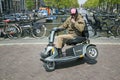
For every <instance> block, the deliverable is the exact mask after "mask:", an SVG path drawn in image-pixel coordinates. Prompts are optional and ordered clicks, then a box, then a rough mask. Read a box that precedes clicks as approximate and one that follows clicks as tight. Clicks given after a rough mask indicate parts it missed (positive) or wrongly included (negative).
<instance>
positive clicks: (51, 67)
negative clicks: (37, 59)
mask: <svg viewBox="0 0 120 80" xmlns="http://www.w3.org/2000/svg"><path fill="white" fill-rule="evenodd" d="M43 66H44V68H45V70H46V71H48V72H50V71H54V70H55V62H46V63H44V65H43Z"/></svg>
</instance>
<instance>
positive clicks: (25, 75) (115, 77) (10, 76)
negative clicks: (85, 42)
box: [0, 44, 120, 80]
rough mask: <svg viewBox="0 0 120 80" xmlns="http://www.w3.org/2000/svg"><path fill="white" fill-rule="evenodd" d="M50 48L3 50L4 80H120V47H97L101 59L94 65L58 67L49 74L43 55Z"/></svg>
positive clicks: (0, 56) (0, 63)
mask: <svg viewBox="0 0 120 80" xmlns="http://www.w3.org/2000/svg"><path fill="white" fill-rule="evenodd" d="M45 47H46V44H37V45H36V44H21V45H2V46H0V51H1V52H0V80H120V77H119V74H120V69H119V68H120V63H119V61H120V54H119V53H120V45H109V46H108V45H97V48H98V51H99V56H98V58H97V60H96V61H95V62H93V63H88V62H86V61H85V60H84V59H83V60H77V61H72V62H67V63H59V64H57V67H56V68H57V69H56V70H55V71H53V72H46V71H45V70H44V68H43V63H42V62H41V61H40V60H39V59H40V56H39V55H40V52H41V51H42V50H43V49H44V48H45Z"/></svg>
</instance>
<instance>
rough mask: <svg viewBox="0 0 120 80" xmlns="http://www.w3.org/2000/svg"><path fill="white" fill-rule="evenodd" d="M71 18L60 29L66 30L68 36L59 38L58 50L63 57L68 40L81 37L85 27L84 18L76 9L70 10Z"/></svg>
mask: <svg viewBox="0 0 120 80" xmlns="http://www.w3.org/2000/svg"><path fill="white" fill-rule="evenodd" d="M70 14H71V16H70V17H68V18H67V20H66V21H65V22H64V23H63V24H62V25H61V26H60V27H59V28H61V29H66V30H67V31H68V34H64V35H59V36H57V42H56V47H57V49H58V53H59V56H60V57H61V56H62V48H63V46H64V44H65V42H66V40H68V39H73V38H74V37H77V36H81V35H82V32H83V30H84V27H85V22H84V19H83V17H82V16H81V15H80V14H78V11H77V9H76V8H72V9H71V10H70Z"/></svg>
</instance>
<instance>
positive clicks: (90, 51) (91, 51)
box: [86, 46, 98, 60]
mask: <svg viewBox="0 0 120 80" xmlns="http://www.w3.org/2000/svg"><path fill="white" fill-rule="evenodd" d="M86 57H87V58H88V59H92V60H93V59H96V58H97V57H98V50H97V48H96V47H95V46H89V47H87V50H86Z"/></svg>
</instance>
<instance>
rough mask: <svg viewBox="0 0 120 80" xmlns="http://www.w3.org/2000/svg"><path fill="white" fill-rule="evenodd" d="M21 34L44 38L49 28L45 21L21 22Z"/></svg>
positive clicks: (19, 25)
mask: <svg viewBox="0 0 120 80" xmlns="http://www.w3.org/2000/svg"><path fill="white" fill-rule="evenodd" d="M18 27H19V29H20V32H21V36H22V37H25V36H31V37H34V38H43V37H45V35H46V31H47V28H46V26H45V24H44V23H40V22H33V21H28V22H21V23H19V24H18Z"/></svg>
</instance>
